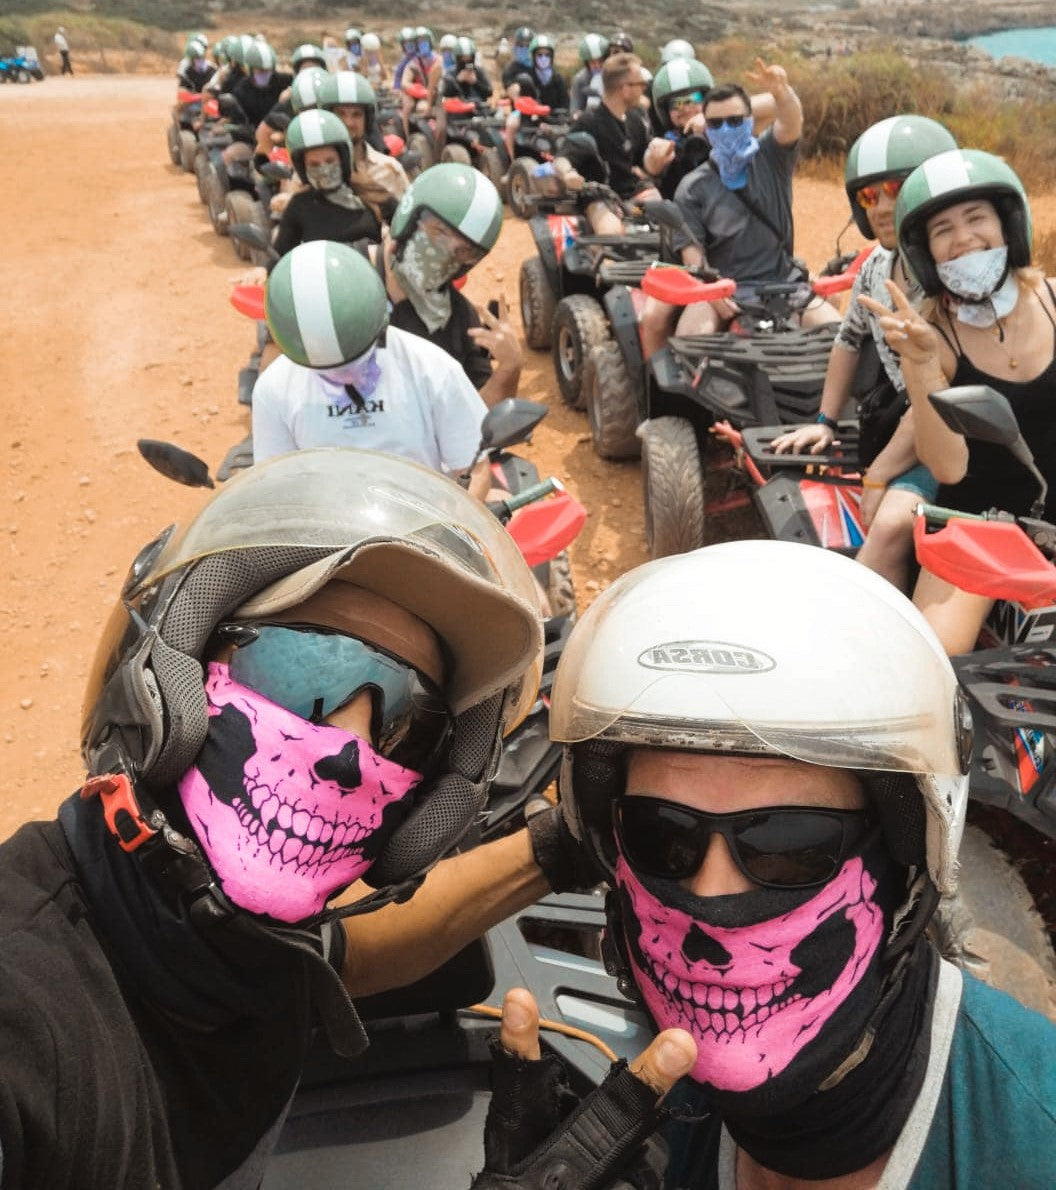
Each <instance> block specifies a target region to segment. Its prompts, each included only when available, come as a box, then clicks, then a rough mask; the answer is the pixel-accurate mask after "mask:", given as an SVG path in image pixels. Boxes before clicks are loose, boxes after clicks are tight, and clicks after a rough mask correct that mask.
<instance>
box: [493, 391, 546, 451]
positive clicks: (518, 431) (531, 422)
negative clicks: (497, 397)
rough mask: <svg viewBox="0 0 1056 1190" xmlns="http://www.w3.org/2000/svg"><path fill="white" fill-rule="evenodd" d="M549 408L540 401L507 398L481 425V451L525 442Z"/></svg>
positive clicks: (494, 407) (496, 406)
mask: <svg viewBox="0 0 1056 1190" xmlns="http://www.w3.org/2000/svg"><path fill="white" fill-rule="evenodd" d="M546 413H547V408H546V406H545V405H542V404H540V403H539V402H538V401H525V400H522V399H521V398H519V397H507V398H506V400H504V401H499V403H498V404H497V405H493V406H492V407H491V408H490V409H489V410H488V412H487V413H486V414H485V415H484V420H483V421H482V422H481V423H480V446H481V450H491V449H494V448H496V447H507V446H516V445H517V443H518V442H525V441H527V439H528V438H529V437H530V435H531V433H532V430H534V429H535V427H536V426H537V425H538V424H539V423H540V422H541V421H542V420H543V418H544V417H546Z"/></svg>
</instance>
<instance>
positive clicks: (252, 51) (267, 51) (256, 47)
mask: <svg viewBox="0 0 1056 1190" xmlns="http://www.w3.org/2000/svg"><path fill="white" fill-rule="evenodd" d="M277 65H278V60H277V59H276V57H275V51H274V50H273V49H272V48H271V46H270V45H268V43H267V42H265V41H256V40H254V41H253V44H252V45H250V47H249V48H248V49H247V50H246V69H247V70H274V69H275V67H276V66H277Z"/></svg>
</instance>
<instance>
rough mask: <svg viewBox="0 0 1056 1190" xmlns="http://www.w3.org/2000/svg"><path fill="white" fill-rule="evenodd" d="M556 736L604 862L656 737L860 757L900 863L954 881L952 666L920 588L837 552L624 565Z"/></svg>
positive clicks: (781, 545)
mask: <svg viewBox="0 0 1056 1190" xmlns="http://www.w3.org/2000/svg"><path fill="white" fill-rule="evenodd" d="M778 578H779V580H780V587H781V598H780V600H778V601H776V602H775V599H774V582H775V580H777V579H778ZM810 623H823V624H824V625H825V635H826V641H827V655H828V656H830V657H832V658H840V659H841V660H840V663H839V664H837V663H836V662H832V663H830V664H826V663H825V662H824V659H819V656H818V653H817V649H816V648H815V647H813V645H812V639H811V634H810V633H809V632H805V631H804V630H803V625H804V624H810ZM863 625H868V629H867V630H866V631H863ZM550 734H551V737H552V738H553V739H555V740H559V741H561V742H563V743H564V744H566V745H568V747H566V749H565V760H564V767H563V773H562V802H561V804H562V806H563V807H564V808H565V814H566V816H567V818H568V822H569V826H570V828H571V830H572V832H573V834H574V835H575V836H576V837H577V838H579V839H580V840H581V841H582V842H583V843H584V844H585V846H586V847H587V849H588V851H589V852H590V853H591V854H592V856H593V858H594V860H595V861H596V862H597V863H598V864H599V865H600V867H601V868H602V869H603V870H604V871H605V872H607V873H609V874H610V875H611V874H612V872H613V869H614V864H615V859H616V855H615V844H614V841H613V837H612V827H611V804H610V803H611V800H612V798H613V797H614V796H615V795H617V794H619V793H622V792H623V788H622V784H623V764H624V757H625V753H626V751H627V749H629V748H633V747H644V748H648V747H655V748H671V749H679V750H684V751H702V752H722V753H732V754H739V755H762V756H784V757H788V758H792V759H796V760H800V761H804V762H807V763H809V764H819V765H826V766H829V767H833V768H843V769H851V770H853V771H855V772H856V773H857V774H858V776H859V778H860V779H861V780H862V781H863V785H864V787H865V788H866V789H867V791H868V793H869V795H870V798H871V800H872V802H873V804H874V805H875V806H876V808H877V812H878V815H879V817H880V819H881V822H882V825H883V829H884V832H885V837H886V840H887V843H888V847H889V850H890V851H891V854H892V856H893V858H894V859H895V861H896V862H898V863H900V864H902V865H904V866H905V867H907V868H909V869H911V870H912V871H913V872H914V874H916V873H917V872H920V871H922V870H926V872H927V874H928V875H929V876H930V881H931V884H932V885H933V887H934V889H935V890H937V892H938V893H941V894H946V893H952V892H953V891H954V889H955V886H956V877H955V872H956V867H957V851H958V847H959V845H960V839H961V832H962V829H963V826H964V815H965V808H966V803H967V793H968V781H967V777H966V776H965V772H966V770H967V766H968V759H969V754H970V720H969V718H968V712H967V709H966V704H965V701H964V699H963V697H962V696H961V694H960V691H959V689H958V685H957V679H956V676H955V675H954V672H953V669H952V667H951V665H950V662H949V660H948V658H947V657H946V654H945V652H944V651H943V649H942V646H941V645H940V643H939V641H938V639H937V638H936V637H935V635H934V633H933V632H932V631H931V629H930V628H929V626H928V625H927V623H926V621H925V620H924V618H923V616H921V614H920V613H919V612H918V611H917V609H916V608H915V607H914V606H913V605H912V604H911V603H910V602H909V600H908V599H906V598H905V597H904V596H903V595H902V594H901V593H900V592H899V591H897V590H896V589H895V588H894V587H893V586H891V584H890V583H888V582H887V581H886V580H884V579H882V578H881V577H880V576H879V575H877V574H874V573H873V572H872V571H870V570H868V569H867V568H866V567H864V566H861V565H860V564H859V563H857V562H854V561H851V560H850V559H847V558H844V557H842V556H840V555H838V554H835V553H833V552H832V551H829V550H821V549H817V548H816V547H813V546H805V545H797V544H791V543H787V542H775V541H734V542H727V543H725V544H722V545H714V546H709V547H707V548H705V549H701V550H696V551H694V552H693V553H689V554H681V555H677V556H674V557H668V558H662V559H660V560H658V561H655V562H651V563H648V564H646V565H644V566H640V567H638V568H637V569H636V570H633V571H631V572H629V573H628V574H625V575H623V576H622V577H621V578H619V579H617V580H616V582H614V583H613V584H612V585H611V586H610V587H609V588H608V589H607V590H606V591H605V592H603V593H602V594H601V595H600V596H599V597H598V598H597V599H596V600H595V601H594V603H593V604H592V605H591V607H590V608H589V609H588V611H587V612H586V613H585V614H584V615H583V617H582V618H581V620H580V621H579V623H578V624H577V625H576V626H575V628H574V629H573V631H572V634H571V637H570V638H569V640H568V643H567V644H566V646H565V650H564V653H563V654H562V657H561V661H560V663H559V666H558V670H557V675H556V677H555V681H554V687H553V693H552V697H551V708H550ZM933 907H934V898H931V900H930V904H928V908H927V912H929V913H930V910H931V909H932V908H933ZM922 916H925V914H923V913H922ZM920 928H923V923H921V927H920Z"/></svg>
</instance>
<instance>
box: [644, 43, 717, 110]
mask: <svg viewBox="0 0 1056 1190" xmlns="http://www.w3.org/2000/svg"><path fill="white" fill-rule="evenodd" d="M714 86H715V80H714V78H712V74H711V71H710V70H709V69H708V68H707V67H706V66H705V65H704V63H703V62H698V61H697V60H696V58H673V59H672V60H671V61H670V62H665V63H664V65H663V66H661V67H660V69H659V70H658V71H657V72H656V77H655V78H654V79H653V106H654V107H655V108H656V110H657V112H658V114H659V115H660V119H661V121H662V122H663V123H664V124H665V126H669V125H670V123H671V120H670V115H669V112H670V109H671V100H672V99H675V98H677V97H678V96H680V95H692V94H693V93H694V92H696V91H699V92H700V93H701V99H703V97H704V96H705V95H706V94H707V93H708V92H709V91H710V90H711V88H712V87H714Z"/></svg>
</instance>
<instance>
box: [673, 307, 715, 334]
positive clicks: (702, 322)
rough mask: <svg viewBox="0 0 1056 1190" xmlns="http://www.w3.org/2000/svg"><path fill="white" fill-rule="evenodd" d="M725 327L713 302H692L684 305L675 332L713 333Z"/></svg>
mask: <svg viewBox="0 0 1056 1190" xmlns="http://www.w3.org/2000/svg"><path fill="white" fill-rule="evenodd" d="M725 329H726V322H725V320H724V319H723V318H721V317H720V315H719V312H718V310H717V309H716V308H715V303H714V302H693V303H692V304H690V305H688V306H686V307H685V308H684V309H683V310H682V313H681V314H680V315H679V318H678V326H677V327H676V328H675V333H676V334H679V335H714V334H716V333H717V332H719V331H723V330H725Z"/></svg>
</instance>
